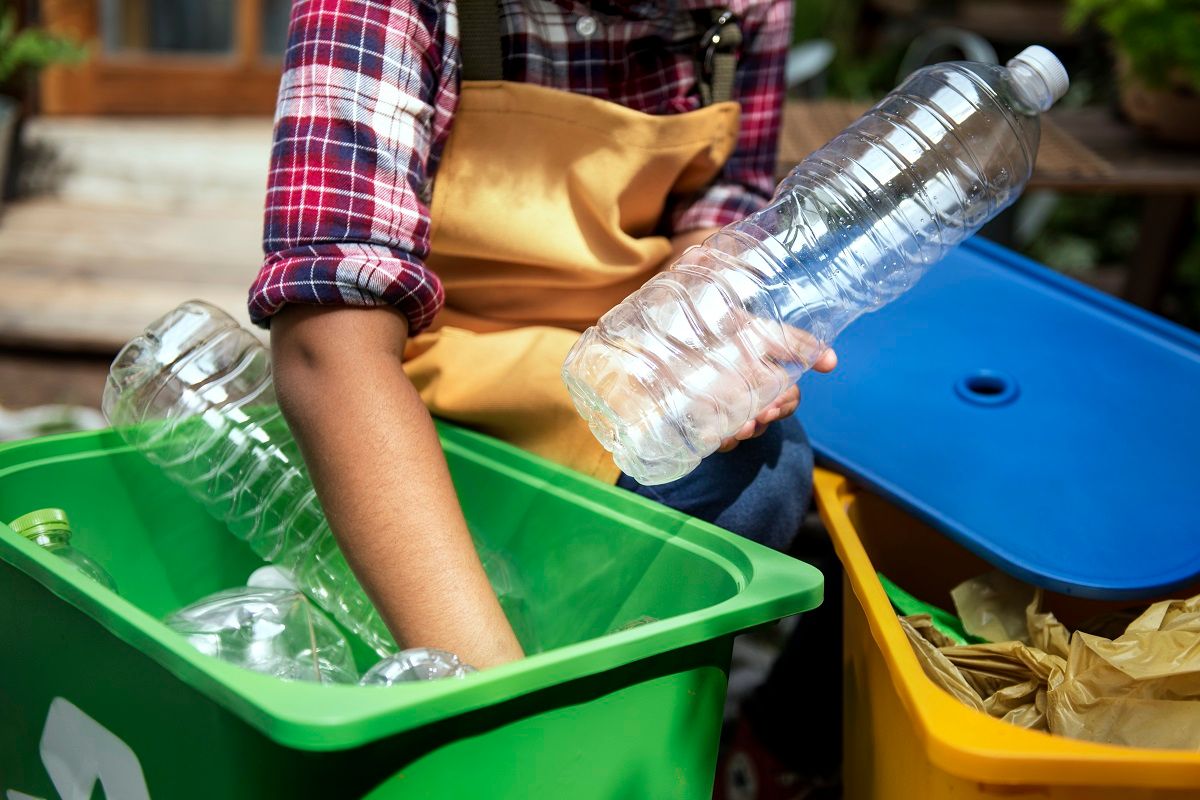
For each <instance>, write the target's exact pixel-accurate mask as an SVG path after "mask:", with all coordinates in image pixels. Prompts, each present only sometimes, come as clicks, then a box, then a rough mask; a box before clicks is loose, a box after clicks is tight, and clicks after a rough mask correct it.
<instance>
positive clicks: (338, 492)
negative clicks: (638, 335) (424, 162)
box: [271, 306, 522, 668]
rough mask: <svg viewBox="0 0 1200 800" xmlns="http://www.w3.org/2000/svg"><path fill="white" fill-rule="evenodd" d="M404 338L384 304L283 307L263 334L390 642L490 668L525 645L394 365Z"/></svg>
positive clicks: (320, 486)
mask: <svg viewBox="0 0 1200 800" xmlns="http://www.w3.org/2000/svg"><path fill="white" fill-rule="evenodd" d="M407 334H408V321H407V319H406V318H405V316H404V315H403V314H401V313H399V312H397V311H395V310H394V309H391V308H318V307H304V306H289V307H287V308H285V309H284V310H283V311H281V312H280V313H279V314H278V315H276V317H275V318H274V320H273V322H272V326H271V349H272V357H273V363H274V374H275V383H276V387H277V391H278V395H279V402H280V405H281V406H282V408H283V412H284V414H285V416H286V417H287V420H288V423H289V425H290V426H291V427H292V430H293V431H294V432H295V435H296V438H297V439H298V441H299V443H300V447H301V449H302V450H303V452H304V459H305V462H306V463H307V464H308V467H309V471H310V473H311V474H312V479H313V483H314V484H315V486H316V488H317V493H318V495H319V496H320V498H321V502H322V504H323V506H324V508H325V513H326V516H327V517H328V519H329V524H330V527H331V528H332V529H333V532H334V535H335V536H336V537H337V540H338V544H339V545H340V547H341V549H342V552H343V553H344V554H345V556H346V560H347V561H348V562H349V564H350V566H351V568H352V569H353V570H354V572H355V574H356V575H357V576H358V578H359V581H360V582H361V583H362V586H363V588H364V589H365V590H366V592H367V594H368V595H369V596H370V598H371V600H372V601H373V602H374V603H375V607H376V608H377V609H378V610H379V613H380V614H381V615H382V617H383V619H384V620H385V621H386V622H387V624H388V627H389V628H390V629H391V631H392V633H393V635H394V636H395V637H396V639H397V641H398V642H401V643H402V646H405V647H413V646H428V647H440V648H442V649H445V650H449V651H450V652H452V653H455V654H456V655H458V656H459V657H460V658H461V659H462V660H463V661H464V662H466V663H468V664H471V665H473V666H476V667H479V668H484V667H489V666H494V665H496V664H501V663H504V662H506V661H511V660H514V659H517V658H520V657H521V655H522V653H521V648H520V645H519V644H518V643H517V640H516V638H515V637H514V636H513V633H512V629H511V628H510V627H509V624H508V621H507V620H506V619H505V617H504V613H503V612H502V611H501V610H500V606H499V604H498V602H497V601H496V597H495V595H494V594H493V593H492V589H491V586H490V585H489V584H488V580H487V577H486V575H485V574H484V572H483V568H482V566H481V565H480V562H479V557H478V556H477V555H476V553H475V549H474V546H473V544H472V542H471V536H470V534H469V532H468V531H467V526H466V522H465V521H464V519H463V515H462V511H461V509H460V507H459V504H458V499H457V497H456V496H455V492H454V486H453V485H452V484H451V482H450V475H449V471H448V470H447V467H446V461H445V458H444V456H443V455H442V450H441V446H440V444H439V443H438V438H437V434H436V432H435V430H434V427H433V421H432V419H431V418H430V416H429V412H428V411H426V410H425V406H424V405H423V404H422V403H421V400H420V398H419V397H418V396H417V392H416V390H415V389H414V388H413V386H412V384H411V383H410V382H409V380H408V378H407V377H406V376H405V374H404V371H403V370H402V369H401V368H400V363H401V356H402V354H403V352H404V343H405V340H406V338H407Z"/></svg>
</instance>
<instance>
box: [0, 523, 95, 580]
mask: <svg viewBox="0 0 1200 800" xmlns="http://www.w3.org/2000/svg"><path fill="white" fill-rule="evenodd" d="M8 527H10V528H12V529H13V530H14V531H15V532H16V533H18V534H20V535H21V536H24V537H25V538H26V539H28V540H29V541H31V542H33V543H34V544H36V545H38V546H39V547H42V548H44V549H46V550H48V551H50V552H51V553H53V554H54V555H56V556H58V557H59V558H61V559H63V560H65V561H68V562H70V563H71V565H72V566H74V567H75V569H77V570H79V571H80V572H82V573H83V574H84V575H87V576H88V577H89V578H91V579H92V580H94V581H96V582H97V583H99V584H100V585H101V586H104V587H106V588H108V589H110V590H112V591H114V592H116V591H117V584H116V581H114V580H113V579H112V576H111V575H109V574H108V573H107V572H105V570H104V568H103V567H101V566H100V565H99V564H97V563H96V562H95V561H93V560H92V559H91V558H90V557H89V556H88V555H87V554H86V553H84V552H82V551H81V550H78V549H76V548H75V547H74V546H73V545H72V544H71V521H70V520H69V519H68V518H67V512H65V511H63V510H62V509H61V508H41V509H38V510H37V511H30V512H29V513H28V514H23V515H21V516H19V517H17V518H16V519H14V520H13V521H12V522H10V523H8Z"/></svg>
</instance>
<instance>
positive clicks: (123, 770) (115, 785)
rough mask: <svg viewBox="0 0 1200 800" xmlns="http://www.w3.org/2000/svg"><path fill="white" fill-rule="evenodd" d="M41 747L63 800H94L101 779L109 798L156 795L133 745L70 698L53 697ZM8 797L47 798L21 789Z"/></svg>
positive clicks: (136, 799) (123, 799)
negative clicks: (89, 714) (152, 793)
mask: <svg viewBox="0 0 1200 800" xmlns="http://www.w3.org/2000/svg"><path fill="white" fill-rule="evenodd" d="M38 752H39V753H40V754H41V756H42V764H44V765H45V767H46V772H47V773H48V774H49V775H50V781H51V783H53V784H54V788H55V789H56V790H57V791H58V796H59V797H60V798H61V800H90V799H91V796H92V792H93V790H94V789H95V788H96V784H97V783H99V784H100V785H101V786H103V787H104V796H105V797H112V798H120V800H150V792H149V790H147V788H146V778H145V776H143V775H142V765H141V764H140V763H139V762H138V758H137V756H136V755H135V754H134V752H133V750H131V749H130V748H129V745H127V744H125V742H123V741H121V739H120V738H119V737H118V736H117V735H116V734H115V733H113V732H112V731H110V730H109V729H108V728H106V727H104V726H103V725H101V724H100V723H99V722H96V720H94V719H92V718H91V717H89V716H88V715H87V714H85V713H83V711H81V710H80V709H79V707H78V706H76V705H75V704H74V703H72V702H71V701H69V700H66V699H64V698H62V697H56V698H54V699H53V700H52V701H51V702H50V712H49V713H48V714H47V715H46V725H45V727H43V728H42V741H41V742H40V744H39V745H38ZM5 797H6V800H44V798H41V797H35V796H33V795H29V794H25V793H24V792H18V791H17V790H16V789H9V790H8V791H7V792H6V794H5Z"/></svg>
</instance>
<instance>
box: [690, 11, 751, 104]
mask: <svg viewBox="0 0 1200 800" xmlns="http://www.w3.org/2000/svg"><path fill="white" fill-rule="evenodd" d="M700 14H701V16H702V19H701V20H700V24H701V25H702V26H703V25H707V26H708V27H707V29H706V30H705V32H704V35H703V36H701V37H700V57H699V62H700V98H701V100H702V101H703V103H704V105H706V106H707V105H712V104H713V103H724V102H725V101H726V100H732V99H733V81H734V77H735V75H736V69H737V51H738V48H739V47H741V46H742V29H741V26H739V25H738V21H737V17H735V16H734V14H733V12H732V11H728V10H723V9H710V10H708V11H707V12H700ZM705 16H707V19H703V17H705Z"/></svg>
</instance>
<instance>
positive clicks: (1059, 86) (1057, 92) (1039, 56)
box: [1013, 44, 1071, 102]
mask: <svg viewBox="0 0 1200 800" xmlns="http://www.w3.org/2000/svg"><path fill="white" fill-rule="evenodd" d="M1013 61H1020V62H1021V63H1022V64H1025V65H1026V66H1028V67H1029V68H1030V69H1032V70H1033V71H1034V72H1036V73H1037V74H1038V76H1039V77H1041V79H1042V80H1043V81H1045V82H1046V88H1048V89H1049V90H1050V96H1051V97H1053V98H1054V101H1053V102H1057V101H1058V100H1060V99H1062V96H1063V95H1064V94H1066V93H1067V89H1068V88H1069V87H1070V86H1071V81H1070V79H1069V78H1068V77H1067V68H1066V67H1064V66H1063V65H1062V62H1061V61H1059V60H1058V56H1056V55H1054V53H1051V52H1050V51H1049V50H1047V49H1046V48H1044V47H1042V46H1041V45H1038V44H1035V45H1032V46H1030V47H1026V48H1025V49H1024V50H1022V51H1021V52H1020V53H1018V54H1017V56H1016V58H1014V59H1013Z"/></svg>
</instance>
